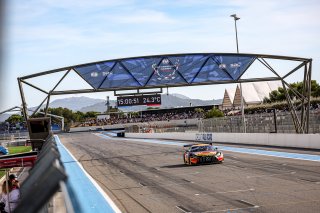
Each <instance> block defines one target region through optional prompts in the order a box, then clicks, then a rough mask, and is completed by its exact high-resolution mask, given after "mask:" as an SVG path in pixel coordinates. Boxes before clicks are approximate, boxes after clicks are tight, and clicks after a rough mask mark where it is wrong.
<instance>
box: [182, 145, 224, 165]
mask: <svg viewBox="0 0 320 213" xmlns="http://www.w3.org/2000/svg"><path fill="white" fill-rule="evenodd" d="M184 147H185V148H187V150H185V152H184V154H183V161H184V163H185V164H187V165H195V164H204V163H222V162H223V160H224V157H223V153H222V152H221V151H218V149H217V148H214V147H213V146H212V145H211V144H190V145H184Z"/></svg>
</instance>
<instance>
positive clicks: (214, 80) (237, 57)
mask: <svg viewBox="0 0 320 213" xmlns="http://www.w3.org/2000/svg"><path fill="white" fill-rule="evenodd" d="M270 60H275V61H282V62H283V61H289V62H295V63H296V65H295V67H293V68H292V69H289V70H287V72H286V73H285V74H280V72H279V71H280V70H277V69H276V68H275V67H274V66H273V65H272V63H270ZM254 63H259V64H262V65H263V67H265V68H266V69H267V70H268V71H269V74H270V76H269V77H261V78H245V76H244V74H245V73H246V72H247V70H248V69H250V67H251V66H252V64H254ZM281 71H282V70H281ZM298 71H299V72H301V71H302V72H303V88H302V92H301V91H297V90H296V89H295V88H293V87H292V86H291V85H290V84H289V83H288V81H287V78H288V77H289V76H291V75H292V74H293V73H295V72H298ZM59 72H60V73H64V74H63V76H62V78H61V79H60V80H59V81H58V83H57V84H56V85H55V86H54V87H53V88H52V89H51V90H49V91H46V90H44V89H42V88H40V87H38V86H35V85H34V84H32V83H30V82H28V80H30V79H34V78H37V77H40V76H47V75H51V74H54V73H59ZM72 72H73V73H75V74H77V75H78V76H80V77H81V78H82V79H83V80H84V81H85V82H86V83H87V84H88V85H89V86H90V89H79V90H60V91H59V90H56V89H57V87H58V86H59V85H60V83H61V82H63V80H64V79H65V77H66V76H68V75H70V74H71V73H72ZM257 72H259V71H257ZM311 73H312V59H310V58H299V57H289V56H277V55H263V54H245V53H242V54H235V53H187V54H169V55H154V56H139V57H132V58H121V59H114V60H106V61H98V62H92V63H86V64H80V65H74V66H68V67H63V68H59V69H54V70H49V71H45V72H40V73H36V74H32V75H27V76H23V77H19V78H18V84H19V89H20V95H21V99H22V106H23V113H24V116H25V117H26V118H28V113H27V107H26V106H27V103H26V99H25V94H24V90H23V86H24V85H28V86H30V87H32V88H34V89H37V90H39V91H41V92H42V93H44V94H45V95H46V97H45V99H44V100H43V101H42V102H41V104H40V105H39V106H38V107H37V109H36V110H35V111H34V113H33V114H32V115H34V114H35V113H37V112H38V110H39V109H40V108H41V106H43V105H44V104H45V110H44V112H45V116H46V115H47V113H48V107H49V102H50V97H52V96H56V95H66V94H78V93H94V92H105V91H113V92H114V94H115V95H118V96H121V95H123V94H126V95H132V96H139V95H143V94H146V93H156V94H157V93H161V92H162V89H163V88H168V87H186V86H199V85H214V84H230V83H244V82H260V81H281V83H282V88H283V90H284V93H285V96H286V101H287V104H288V108H289V110H290V113H291V116H292V119H293V123H294V126H295V130H296V133H300V134H303V133H308V132H309V106H310V94H311ZM120 92H121V93H120ZM126 92H127V93H126ZM291 94H293V95H291ZM297 109H299V110H300V111H301V113H300V114H299V115H298V114H297ZM31 117H32V116H31Z"/></svg>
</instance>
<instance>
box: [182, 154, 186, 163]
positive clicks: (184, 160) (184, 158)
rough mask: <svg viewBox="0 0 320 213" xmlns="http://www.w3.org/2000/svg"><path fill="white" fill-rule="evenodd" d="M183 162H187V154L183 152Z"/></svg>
mask: <svg viewBox="0 0 320 213" xmlns="http://www.w3.org/2000/svg"><path fill="white" fill-rule="evenodd" d="M183 163H184V164H187V161H186V157H185V154H183Z"/></svg>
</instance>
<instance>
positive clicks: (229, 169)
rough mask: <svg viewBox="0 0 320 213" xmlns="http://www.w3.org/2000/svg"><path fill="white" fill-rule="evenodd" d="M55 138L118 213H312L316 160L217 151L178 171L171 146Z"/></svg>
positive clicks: (317, 189) (318, 194) (318, 196)
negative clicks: (217, 155) (212, 159)
mask: <svg viewBox="0 0 320 213" xmlns="http://www.w3.org/2000/svg"><path fill="white" fill-rule="evenodd" d="M59 137H60V140H61V142H62V143H63V144H64V145H65V146H66V147H67V148H68V150H69V151H70V152H71V153H72V154H73V155H74V156H75V158H76V159H77V160H78V161H79V162H80V163H81V164H82V165H83V167H84V168H85V170H86V171H87V172H88V173H89V174H90V175H91V176H92V177H93V178H94V179H95V180H96V181H97V182H98V184H99V185H100V186H101V187H102V189H103V190H104V191H105V192H106V193H107V194H108V195H109V196H110V197H111V199H112V200H114V202H115V204H116V205H117V206H118V207H119V209H120V210H121V211H122V212H305V213H307V212H320V162H316V161H304V160H297V159H290V158H278V157H270V156H263V155H250V154H243V153H236V152H230V151H224V155H225V161H224V162H223V163H222V164H210V165H200V166H186V165H184V164H183V159H182V154H183V148H182V147H179V146H173V145H167V144H164V145H162V144H155V143H146V142H139V140H130V139H121V138H119V139H118V138H112V139H108V138H107V137H106V138H103V137H99V136H97V135H95V134H92V133H72V134H62V135H59ZM141 140H143V139H141ZM224 146H225V145H224ZM256 149H257V148H256ZM261 149H266V148H261ZM268 150H276V151H279V149H270V148H268ZM280 151H282V152H293V153H303V154H313V155H314V154H315V155H320V153H319V152H314V151H313V152H309V151H299V150H283V149H282V150H280Z"/></svg>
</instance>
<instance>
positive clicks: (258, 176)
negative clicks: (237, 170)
mask: <svg viewBox="0 0 320 213" xmlns="http://www.w3.org/2000/svg"><path fill="white" fill-rule="evenodd" d="M295 173H296V172H294V171H292V172H285V173H280V174H272V175H256V176H247V178H260V177H273V176H278V175H287V174H291V175H293V174H295Z"/></svg>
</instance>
